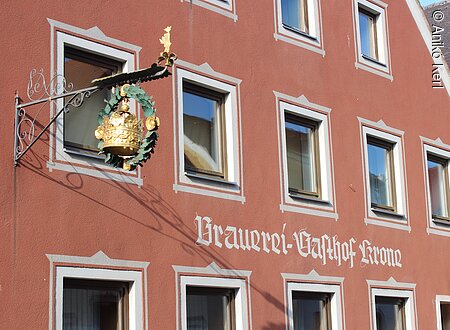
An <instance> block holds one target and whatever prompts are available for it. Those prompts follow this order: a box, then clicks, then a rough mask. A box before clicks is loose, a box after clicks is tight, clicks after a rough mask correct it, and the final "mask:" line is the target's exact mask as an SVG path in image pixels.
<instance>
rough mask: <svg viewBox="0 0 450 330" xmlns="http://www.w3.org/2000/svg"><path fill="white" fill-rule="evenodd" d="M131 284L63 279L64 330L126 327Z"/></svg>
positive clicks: (113, 329) (96, 329)
mask: <svg viewBox="0 0 450 330" xmlns="http://www.w3.org/2000/svg"><path fill="white" fill-rule="evenodd" d="M128 291H129V284H128V283H124V282H116V281H97V280H79V279H69V278H65V279H64V291H63V329H64V330H127V329H128Z"/></svg>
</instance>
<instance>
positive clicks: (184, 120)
mask: <svg viewBox="0 0 450 330" xmlns="http://www.w3.org/2000/svg"><path fill="white" fill-rule="evenodd" d="M175 74H176V77H177V78H176V79H177V88H176V90H175V93H176V95H174V97H175V98H176V99H177V101H178V102H177V104H176V109H175V111H176V112H177V117H176V118H177V119H176V123H177V127H176V128H177V131H176V136H177V137H178V144H177V149H176V155H175V158H176V159H178V160H177V161H176V166H177V173H176V184H175V185H174V189H175V191H184V192H190V193H196V194H202V195H207V196H213V197H219V198H225V199H232V200H238V201H241V202H244V196H243V190H242V173H241V168H242V166H241V151H240V150H241V138H240V114H239V108H238V104H239V103H238V98H239V96H238V90H239V84H240V81H239V80H237V79H235V78H232V77H228V76H225V75H222V74H219V73H217V72H215V71H213V70H212V69H211V67H209V66H208V65H207V64H204V65H203V66H195V65H192V64H189V63H186V62H183V61H181V60H178V61H177V66H176V69H175ZM215 78H217V79H215Z"/></svg>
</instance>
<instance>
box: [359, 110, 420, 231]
mask: <svg viewBox="0 0 450 330" xmlns="http://www.w3.org/2000/svg"><path fill="white" fill-rule="evenodd" d="M358 119H359V121H360V125H361V126H360V128H361V154H362V162H363V164H362V166H363V173H364V188H365V189H364V194H365V209H366V216H365V219H364V221H365V223H366V224H374V225H379V226H384V227H390V228H394V229H401V230H406V231H408V232H410V231H411V227H410V223H409V210H408V200H407V193H406V192H407V191H408V190H407V184H406V174H405V173H406V168H405V166H406V165H405V161H404V159H405V157H404V143H403V135H404V132H402V131H400V130H397V129H394V128H392V127H389V126H387V125H386V124H385V123H384V122H383V121H381V120H380V121H379V122H378V123H375V122H372V121H369V120H365V119H362V118H359V117H358ZM369 136H370V137H373V138H375V139H379V140H382V141H386V142H388V143H390V144H392V147H393V148H392V160H393V163H394V164H393V172H394V178H393V183H394V187H395V190H394V191H393V193H394V195H395V200H396V210H395V212H391V211H387V210H382V209H378V208H373V207H372V202H371V195H370V177H369V174H370V173H369V158H368V143H367V139H368V137H369Z"/></svg>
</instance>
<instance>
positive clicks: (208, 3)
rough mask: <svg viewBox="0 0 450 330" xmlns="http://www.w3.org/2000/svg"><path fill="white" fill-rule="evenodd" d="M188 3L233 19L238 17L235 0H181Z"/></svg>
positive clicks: (235, 19)
mask: <svg viewBox="0 0 450 330" xmlns="http://www.w3.org/2000/svg"><path fill="white" fill-rule="evenodd" d="M181 2H186V3H188V4H194V5H197V6H199V7H203V8H205V9H209V10H211V11H213V12H215V13H217V14H220V15H223V16H225V17H228V18H231V19H233V20H234V21H235V22H236V21H237V19H238V16H237V14H236V0H181Z"/></svg>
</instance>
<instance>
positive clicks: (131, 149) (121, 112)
mask: <svg viewBox="0 0 450 330" xmlns="http://www.w3.org/2000/svg"><path fill="white" fill-rule="evenodd" d="M128 109H129V107H128V104H127V103H126V102H123V103H122V106H121V107H120V108H119V109H117V110H116V111H114V112H113V113H112V114H111V115H110V116H104V117H103V121H102V124H101V125H100V126H99V127H98V128H97V130H96V131H95V137H96V138H97V139H99V140H103V150H104V151H105V152H110V153H112V154H115V155H120V156H125V157H126V156H132V155H134V154H136V153H137V152H138V150H139V147H140V144H141V140H142V131H143V127H142V121H140V120H138V119H137V117H136V116H135V115H133V114H131V113H129V112H128Z"/></svg>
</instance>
